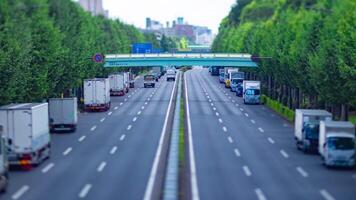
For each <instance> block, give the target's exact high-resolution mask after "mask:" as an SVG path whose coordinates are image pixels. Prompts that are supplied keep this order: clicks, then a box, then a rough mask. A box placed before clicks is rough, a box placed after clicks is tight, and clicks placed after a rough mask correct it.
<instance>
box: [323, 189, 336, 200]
mask: <svg viewBox="0 0 356 200" xmlns="http://www.w3.org/2000/svg"><path fill="white" fill-rule="evenodd" d="M320 194H321V196H323V197H324V199H325V200H335V198H334V197H333V196H332V195H331V194H330V193H329V192H328V191H326V190H325V189H322V190H320Z"/></svg>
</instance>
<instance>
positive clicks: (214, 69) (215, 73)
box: [211, 66, 221, 76]
mask: <svg viewBox="0 0 356 200" xmlns="http://www.w3.org/2000/svg"><path fill="white" fill-rule="evenodd" d="M220 68H221V67H218V66H212V67H211V75H212V76H219V70H220Z"/></svg>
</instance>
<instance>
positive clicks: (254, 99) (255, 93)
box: [242, 80, 261, 104]
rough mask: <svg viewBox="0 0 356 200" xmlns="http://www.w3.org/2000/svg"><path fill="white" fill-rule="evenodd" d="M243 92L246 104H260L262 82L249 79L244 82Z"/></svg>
mask: <svg viewBox="0 0 356 200" xmlns="http://www.w3.org/2000/svg"><path fill="white" fill-rule="evenodd" d="M242 89H243V91H242V94H243V96H242V97H243V100H244V104H260V98H261V82H260V81H247V80H244V81H243V83H242Z"/></svg>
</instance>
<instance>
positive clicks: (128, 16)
mask: <svg viewBox="0 0 356 200" xmlns="http://www.w3.org/2000/svg"><path fill="white" fill-rule="evenodd" d="M235 2H236V0H103V3H104V8H105V9H108V10H109V13H110V14H109V15H110V17H112V18H119V19H121V20H122V21H123V22H126V23H129V24H133V25H135V26H137V27H141V28H144V27H145V19H146V17H151V19H153V20H158V21H160V22H161V23H162V24H164V25H165V24H166V21H169V22H170V23H171V22H172V20H174V19H176V18H177V17H184V20H185V21H186V22H188V23H189V24H192V25H199V26H208V27H209V28H211V29H212V30H213V32H214V33H217V32H218V28H219V24H220V22H221V20H222V19H223V18H224V17H226V16H227V14H228V13H229V11H230V8H231V6H232V5H233V4H235Z"/></svg>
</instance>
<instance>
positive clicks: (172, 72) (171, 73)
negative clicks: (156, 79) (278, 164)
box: [167, 69, 176, 81]
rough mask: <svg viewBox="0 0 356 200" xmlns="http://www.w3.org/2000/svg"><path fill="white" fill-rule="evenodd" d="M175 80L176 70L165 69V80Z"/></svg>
mask: <svg viewBox="0 0 356 200" xmlns="http://www.w3.org/2000/svg"><path fill="white" fill-rule="evenodd" d="M171 80H172V81H175V80H176V70H175V69H168V70H167V81H171Z"/></svg>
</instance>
